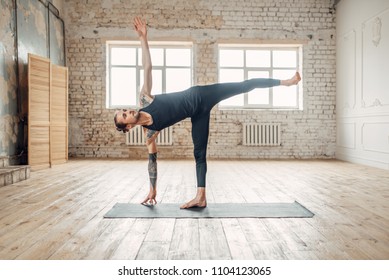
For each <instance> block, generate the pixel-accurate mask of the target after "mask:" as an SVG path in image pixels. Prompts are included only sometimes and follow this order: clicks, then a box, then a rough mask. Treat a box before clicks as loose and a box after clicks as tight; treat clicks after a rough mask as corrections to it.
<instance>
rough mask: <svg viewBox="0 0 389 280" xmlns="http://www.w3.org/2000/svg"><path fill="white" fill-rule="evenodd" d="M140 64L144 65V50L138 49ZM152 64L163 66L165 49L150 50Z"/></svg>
mask: <svg viewBox="0 0 389 280" xmlns="http://www.w3.org/2000/svg"><path fill="white" fill-rule="evenodd" d="M138 53H139V55H138V64H139V65H142V49H141V48H138ZM150 56H151V63H152V65H153V66H163V63H164V62H163V49H161V48H150Z"/></svg>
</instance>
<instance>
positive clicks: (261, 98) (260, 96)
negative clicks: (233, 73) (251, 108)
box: [247, 71, 269, 105]
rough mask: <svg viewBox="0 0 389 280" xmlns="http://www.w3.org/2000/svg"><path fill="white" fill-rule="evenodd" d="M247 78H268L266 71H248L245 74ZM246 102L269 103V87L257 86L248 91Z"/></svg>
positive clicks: (253, 103)
mask: <svg viewBox="0 0 389 280" xmlns="http://www.w3.org/2000/svg"><path fill="white" fill-rule="evenodd" d="M247 77H248V79H253V78H269V72H268V71H249V72H248V75H247ZM247 102H248V104H249V105H256V104H261V105H264V104H269V89H268V88H257V89H254V90H252V91H250V92H249V93H248V101H247Z"/></svg>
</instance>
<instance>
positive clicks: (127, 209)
mask: <svg viewBox="0 0 389 280" xmlns="http://www.w3.org/2000/svg"><path fill="white" fill-rule="evenodd" d="M313 215H314V214H313V213H312V212H311V211H309V210H308V209H307V208H305V207H304V206H302V205H301V204H300V203H298V202H297V201H295V202H293V203H213V204H208V205H207V207H206V208H191V209H180V204H173V203H159V204H157V205H153V206H145V205H142V204H133V203H116V204H115V205H114V207H113V208H112V209H111V210H109V211H108V212H107V214H105V215H104V218H177V219H179V218H311V217H313Z"/></svg>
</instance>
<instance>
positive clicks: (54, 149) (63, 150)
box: [50, 64, 68, 164]
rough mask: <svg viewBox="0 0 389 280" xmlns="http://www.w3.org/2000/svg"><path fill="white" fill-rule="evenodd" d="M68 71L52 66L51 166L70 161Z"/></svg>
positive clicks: (64, 68)
mask: <svg viewBox="0 0 389 280" xmlns="http://www.w3.org/2000/svg"><path fill="white" fill-rule="evenodd" d="M67 88H68V69H67V68H66V67H62V66H58V65H54V64H52V66H51V91H50V96H51V107H50V147H51V148H50V154H51V157H50V158H51V164H57V163H64V162H66V161H67V159H68V98H67V97H68V95H67V92H68V91H67Z"/></svg>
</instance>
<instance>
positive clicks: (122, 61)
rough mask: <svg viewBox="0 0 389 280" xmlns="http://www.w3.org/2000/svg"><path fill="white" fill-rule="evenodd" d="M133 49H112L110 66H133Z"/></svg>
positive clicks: (134, 54) (134, 56)
mask: <svg viewBox="0 0 389 280" xmlns="http://www.w3.org/2000/svg"><path fill="white" fill-rule="evenodd" d="M135 50H136V49H135V48H119V47H117V48H112V49H111V65H135V64H136V52H135Z"/></svg>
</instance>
